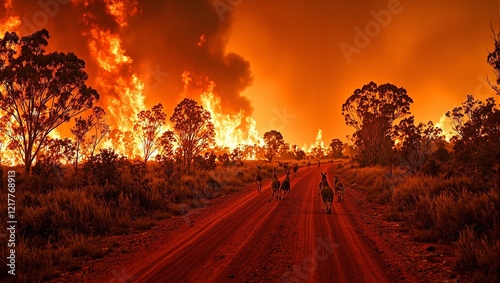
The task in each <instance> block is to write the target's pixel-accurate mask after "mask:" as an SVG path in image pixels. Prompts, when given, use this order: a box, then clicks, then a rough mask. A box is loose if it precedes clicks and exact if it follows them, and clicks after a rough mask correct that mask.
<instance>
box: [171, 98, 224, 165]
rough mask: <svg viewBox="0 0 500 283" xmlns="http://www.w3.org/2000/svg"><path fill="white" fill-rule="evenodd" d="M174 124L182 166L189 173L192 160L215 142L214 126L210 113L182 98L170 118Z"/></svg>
mask: <svg viewBox="0 0 500 283" xmlns="http://www.w3.org/2000/svg"><path fill="white" fill-rule="evenodd" d="M170 121H171V122H172V123H173V124H174V130H175V137H176V140H177V144H178V145H179V149H180V152H181V155H182V164H183V166H184V168H185V170H186V171H187V172H188V173H190V171H191V164H192V161H193V159H194V158H195V157H196V156H198V155H199V154H200V153H202V152H203V151H205V150H206V149H207V148H209V147H210V146H212V145H213V144H214V141H215V131H214V125H213V123H212V122H211V116H210V112H209V111H207V110H205V109H204V108H203V107H202V106H201V105H198V103H197V102H196V101H195V100H192V99H189V98H184V100H182V101H181V102H180V103H179V104H178V105H177V106H176V107H175V109H174V114H173V115H172V117H170Z"/></svg>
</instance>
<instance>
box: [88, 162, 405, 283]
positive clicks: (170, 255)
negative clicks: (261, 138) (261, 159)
mask: <svg viewBox="0 0 500 283" xmlns="http://www.w3.org/2000/svg"><path fill="white" fill-rule="evenodd" d="M330 167H331V164H328V165H322V166H321V168H318V167H317V166H311V168H310V169H308V168H301V169H300V170H299V174H298V176H297V177H293V175H291V176H290V178H291V192H290V193H289V194H287V195H286V196H285V198H284V200H276V199H273V200H272V201H271V202H270V203H269V202H268V199H269V197H270V195H271V189H270V181H269V180H265V182H264V185H263V191H262V193H260V194H259V193H258V192H257V190H256V188H255V185H253V187H252V188H254V190H245V192H243V193H241V194H240V193H239V194H238V197H237V198H236V197H228V198H227V199H225V200H224V201H225V202H227V203H225V204H224V205H221V206H220V207H219V208H217V209H216V210H214V211H211V212H210V213H207V215H205V214H204V215H203V217H198V218H199V220H198V218H197V221H196V223H195V224H192V225H190V227H189V228H187V229H184V230H185V231H182V232H178V233H173V234H172V235H171V238H169V239H166V240H165V241H164V242H163V243H162V245H161V246H156V247H155V250H151V251H150V252H149V253H148V254H147V256H141V257H140V258H136V260H134V261H132V262H129V263H128V264H126V265H123V266H122V267H123V270H126V273H127V276H128V278H129V279H131V280H130V281H133V282H304V281H307V282H394V281H397V279H396V277H395V276H394V275H392V274H389V272H388V271H387V270H388V269H387V268H386V267H385V266H386V265H385V263H384V262H383V261H382V259H381V258H380V255H377V254H376V253H375V252H374V248H373V247H372V246H371V245H370V244H369V243H368V242H367V240H366V239H365V238H364V237H362V236H361V233H359V232H360V229H359V227H358V226H357V225H356V224H355V222H354V221H352V219H351V215H350V213H349V210H348V209H347V208H346V206H348V205H352V204H349V200H348V198H349V195H348V194H346V202H345V203H337V202H334V203H333V205H332V213H331V214H325V213H324V212H322V211H321V202H320V197H319V196H318V195H317V188H318V183H319V181H320V174H319V173H320V172H326V171H328V169H329V168H330ZM279 178H280V180H283V178H284V176H283V175H281V176H280V177H279ZM328 179H329V182H330V183H331V182H332V181H333V176H332V174H331V173H329V174H328ZM184 220H186V221H187V222H190V220H189V215H188V216H185V218H184ZM142 254H143V255H144V254H145V253H144V252H143V253H142ZM108 275H109V274H108ZM104 279H107V281H108V282H109V281H110V280H111V281H113V282H121V281H120V280H117V279H116V274H115V275H114V277H111V278H99V279H98V280H97V281H102V282H103V280H104ZM122 281H123V280H122Z"/></svg>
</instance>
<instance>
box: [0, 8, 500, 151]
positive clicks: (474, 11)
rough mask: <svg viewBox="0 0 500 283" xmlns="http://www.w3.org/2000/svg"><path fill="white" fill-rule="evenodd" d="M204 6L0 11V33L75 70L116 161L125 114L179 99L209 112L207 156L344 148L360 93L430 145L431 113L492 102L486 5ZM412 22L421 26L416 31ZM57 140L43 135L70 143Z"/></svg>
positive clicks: (65, 132) (64, 131)
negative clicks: (271, 139) (81, 70)
mask: <svg viewBox="0 0 500 283" xmlns="http://www.w3.org/2000/svg"><path fill="white" fill-rule="evenodd" d="M216 3H218V2H217V1H215V2H214V1H210V0H199V1H191V2H189V4H186V3H184V2H183V1H165V2H163V3H156V2H155V3H153V1H138V0H99V1H97V0H96V1H91V0H71V1H62V0H57V1H56V0H47V1H38V2H33V1H27V0H24V1H11V0H4V1H0V4H1V5H0V6H1V7H2V9H1V10H0V32H1V33H2V34H3V33H4V32H5V31H16V32H18V33H19V34H20V35H21V36H24V35H27V34H31V33H32V32H34V31H36V30H39V29H42V28H45V29H47V30H49V32H50V34H51V39H50V41H49V46H48V49H47V51H48V52H50V51H62V52H74V53H75V54H76V55H77V56H78V57H79V58H82V59H84V60H85V62H86V71H87V72H88V73H89V77H90V79H89V85H91V86H93V87H94V88H96V89H97V90H98V91H99V93H100V95H101V99H100V101H99V102H98V105H99V106H101V107H103V108H104V109H105V110H106V112H107V113H108V119H107V123H108V124H110V126H111V127H112V128H113V129H115V130H120V132H121V134H119V133H117V132H116V131H115V135H114V136H112V137H111V138H110V139H109V140H108V141H107V143H106V144H107V145H111V144H113V145H114V147H116V148H117V150H118V151H119V152H120V153H122V154H125V151H127V149H126V147H125V146H124V142H123V139H124V138H125V136H124V135H126V132H127V131H131V130H132V127H133V121H134V119H135V118H136V114H137V113H138V112H140V111H141V110H145V109H149V108H150V107H151V106H152V105H154V104H157V103H158V102H160V103H162V104H163V105H164V109H165V111H166V113H167V116H168V117H169V116H170V115H171V114H172V110H173V109H174V107H175V105H176V104H177V103H178V102H179V101H180V100H181V99H182V98H183V97H190V98H193V99H195V100H197V101H198V103H200V104H201V105H203V107H204V108H205V109H207V110H209V111H210V112H211V113H212V119H213V122H214V126H215V128H216V133H217V137H216V145H217V147H220V148H224V147H227V148H229V149H234V148H236V147H239V146H241V145H252V144H258V145H262V143H263V140H262V135H263V133H264V132H265V131H266V130H269V129H276V130H279V131H280V132H281V133H282V134H283V136H284V138H285V141H286V142H288V143H290V144H291V145H293V144H297V145H301V144H302V145H303V146H302V149H303V150H305V151H306V152H310V151H311V149H312V148H313V147H321V148H324V149H326V148H328V144H329V141H331V140H332V139H333V138H340V139H341V140H343V141H346V139H345V136H346V135H349V134H351V133H352V129H350V128H348V127H347V126H346V125H345V123H344V119H343V117H342V116H341V114H340V112H341V111H340V108H341V104H342V103H343V102H344V101H345V99H346V98H347V97H348V96H349V95H350V94H352V92H353V90H354V89H356V88H360V87H361V86H363V85H364V84H366V83H368V82H369V81H371V80H373V81H377V82H378V83H385V82H391V83H394V84H396V85H397V86H400V87H404V88H406V89H407V90H408V93H409V95H410V96H411V97H412V98H413V99H414V101H415V103H414V104H413V105H412V108H411V112H412V114H413V115H414V116H415V118H416V119H415V120H416V122H427V121H428V120H432V121H434V123H435V124H436V125H438V126H439V127H441V128H442V129H443V130H444V133H448V132H449V131H450V128H449V125H448V123H447V121H446V120H445V119H444V118H443V117H444V116H443V115H444V113H445V112H446V111H448V110H451V109H452V108H453V107H454V106H458V105H459V104H460V103H461V102H462V101H463V100H464V99H465V96H466V94H468V93H472V94H474V95H475V96H476V98H479V99H483V98H485V97H487V96H491V95H492V92H491V90H490V89H489V88H488V85H487V83H485V82H487V80H488V78H489V76H491V73H492V72H491V68H490V67H489V66H488V65H487V64H486V62H485V61H486V59H485V58H486V54H487V52H486V51H485V50H486V49H487V48H489V47H490V46H492V45H491V43H492V42H491V39H490V36H491V34H490V33H491V31H490V30H489V25H488V22H494V21H495V20H496V19H497V18H498V14H495V13H496V12H497V11H498V7H496V6H495V5H497V3H495V4H494V3H481V4H479V5H478V4H477V3H475V2H472V1H471V2H470V4H468V3H462V4H456V5H453V4H447V3H440V4H433V3H428V2H425V1H421V2H419V3H413V2H411V3H410V2H406V1H394V0H390V1H377V3H372V2H369V1H366V3H364V5H362V6H359V5H357V4H345V3H344V4H340V3H323V4H322V5H313V4H305V3H288V4H286V5H285V4H281V3H272V4H266V5H263V4H262V3H260V2H258V1H257V2H255V1H254V2H251V1H240V2H238V3H237V4H234V5H233V4H231V5H229V4H226V5H222V6H218V5H216ZM450 3H451V2H450ZM453 3H454V2H453ZM219 4H220V3H219ZM493 6H495V8H496V9H492V7H493ZM445 11H447V12H448V14H446V13H445ZM468 11H470V13H468ZM256 14H257V15H259V16H260V19H261V21H255V15H256ZM402 14H405V16H402ZM422 15H427V18H428V21H427V22H426V23H421V24H416V23H417V22H418V21H417V19H419V17H421V16H422ZM299 16H300V18H299ZM479 18H480V19H481V20H479ZM472 19H474V20H475V21H471V20H472ZM495 22H496V21H495ZM374 23H375V24H377V23H378V28H374V29H373V30H372V31H371V32H370V30H369V25H370V24H371V25H372V26H374V27H375V24H374ZM433 24H434V25H433ZM367 27H368V29H367ZM375 31H376V32H375ZM464 39H467V41H466V42H465V43H464V46H459V45H457V44H456V43H458V42H460V43H462V42H464ZM469 39H470V40H469ZM363 40H364V41H365V43H363V44H361V45H360V42H362V41H363ZM339 46H340V48H339ZM342 46H344V47H345V46H351V47H353V48H355V49H351V50H354V51H353V52H352V53H349V52H348V53H346V49H345V48H344V49H343V47H342ZM394 46H397V48H394ZM438 47H439V48H438ZM460 58H463V60H462V59H460ZM453 66H455V67H453ZM436 94H437V95H436ZM429 98H432V100H433V102H434V103H429ZM319 113H321V114H319ZM167 120H168V118H167ZM313 125H314V126H313ZM70 127H71V125H64V126H63V127H61V128H60V131H59V132H58V133H54V135H56V136H57V135H60V136H63V137H64V136H70V134H69V128H70ZM318 129H319V131H317V130H318ZM316 131H317V132H316ZM315 136H316V140H315V141H314V142H312V143H311V140H314V137H315ZM323 139H325V141H323ZM325 144H326V147H325ZM128 151H130V150H128ZM138 152H139V149H137V148H136V149H135V150H134V151H133V152H132V154H133V155H137V154H138ZM129 153H130V152H129Z"/></svg>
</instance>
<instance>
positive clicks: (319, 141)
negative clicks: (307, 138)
mask: <svg viewBox="0 0 500 283" xmlns="http://www.w3.org/2000/svg"><path fill="white" fill-rule="evenodd" d="M302 150H303V151H304V152H305V153H307V154H308V155H316V154H320V155H321V154H323V153H326V152H327V151H328V148H326V147H325V143H324V142H323V130H321V129H318V133H317V134H316V140H315V141H314V142H313V143H311V144H310V145H309V146H307V145H304V146H303V147H302Z"/></svg>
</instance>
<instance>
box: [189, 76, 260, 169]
mask: <svg viewBox="0 0 500 283" xmlns="http://www.w3.org/2000/svg"><path fill="white" fill-rule="evenodd" d="M182 80H183V82H184V94H185V95H187V94H189V93H190V92H192V93H194V94H195V95H197V94H199V95H200V100H201V105H202V106H203V108H204V109H206V110H207V111H209V112H210V114H211V117H212V123H213V124H214V129H215V145H216V147H218V148H225V149H227V150H229V151H232V150H234V149H235V148H239V149H243V147H245V146H254V145H257V146H262V145H264V140H263V139H262V138H261V137H260V135H259V132H258V131H257V128H256V122H255V120H254V119H252V117H250V116H246V115H245V112H244V111H243V110H240V111H239V112H238V113H237V114H225V113H224V112H223V111H222V107H221V98H220V97H219V96H217V95H215V94H214V92H213V90H214V88H215V83H214V82H213V81H211V80H209V79H208V77H207V76H206V75H198V76H196V75H194V74H192V73H191V72H188V71H185V72H184V73H183V74H182ZM244 158H245V159H255V152H247V154H246V156H245V157H244Z"/></svg>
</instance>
